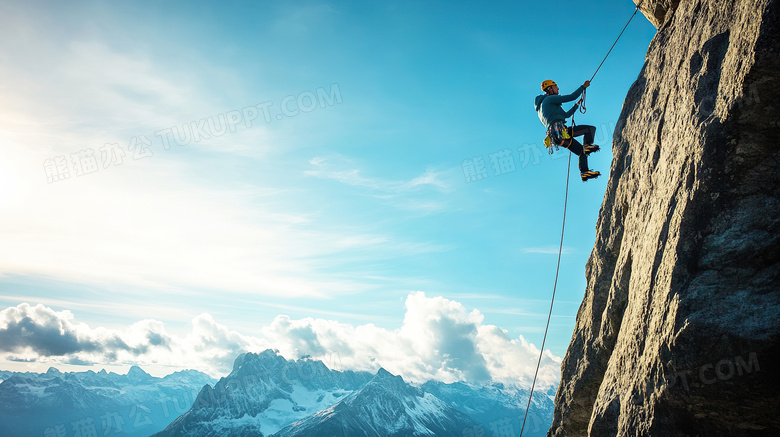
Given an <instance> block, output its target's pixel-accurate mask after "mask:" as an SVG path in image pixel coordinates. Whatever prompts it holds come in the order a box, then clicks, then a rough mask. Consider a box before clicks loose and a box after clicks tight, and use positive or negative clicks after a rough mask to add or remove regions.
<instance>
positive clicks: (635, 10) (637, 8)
mask: <svg viewBox="0 0 780 437" xmlns="http://www.w3.org/2000/svg"><path fill="white" fill-rule="evenodd" d="M644 2H645V0H642V1H641V2H639V4H638V5H636V9H634V13H633V14H632V15H631V18H629V19H628V23H626V25H625V26H623V30H621V31H620V35H618V37H617V38H616V39H615V42H614V43H612V47H610V48H609V51H608V52H607V55H606V56H604V59H603V60H602V61H601V64H599V68H597V69H596V72H595V73H593V76H591V78H590V81H591V82H592V81H593V78H595V77H596V75H597V74H598V72H599V70H601V66H602V65H604V62H605V61H606V60H607V58H608V57H609V54H610V53H612V49H614V48H615V45H616V44H617V43H618V41H620V37H622V36H623V33H624V32H625V31H626V29H628V25H629V24H631V20H633V19H634V17H636V13H637V12H639V7H640V6H642V3H644Z"/></svg>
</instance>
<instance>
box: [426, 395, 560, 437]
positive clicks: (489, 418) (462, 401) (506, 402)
mask: <svg viewBox="0 0 780 437" xmlns="http://www.w3.org/2000/svg"><path fill="white" fill-rule="evenodd" d="M421 389H422V390H423V391H425V392H426V393H431V394H432V395H435V396H436V397H437V398H439V399H441V400H442V401H444V402H446V403H447V404H449V405H450V406H452V407H453V408H456V409H457V410H459V411H460V412H462V413H464V414H466V415H468V416H469V417H470V418H471V419H473V420H474V421H476V422H478V423H479V426H477V428H475V429H474V434H473V435H477V436H478V435H481V434H480V430H479V427H480V426H481V427H482V428H483V429H484V431H485V433H484V435H486V436H488V435H508V434H511V435H518V434H519V433H520V428H521V426H522V421H523V416H524V415H525V407H526V405H527V404H528V396H529V395H530V390H529V389H523V388H519V387H511V386H509V387H507V386H505V385H503V384H491V385H475V384H467V383H465V382H456V383H453V384H445V383H443V382H439V381H428V382H426V383H425V384H423V385H422V386H421ZM554 395H555V390H554V388H551V389H550V390H548V391H547V392H543V391H539V390H534V397H533V399H532V401H531V408H530V411H529V412H528V416H527V417H526V424H525V428H524V430H523V435H524V436H528V437H536V436H539V437H541V436H545V435H546V434H547V430H548V429H549V427H550V423H552V415H553V410H554V409H555V404H554V402H553V397H554ZM510 430H512V432H511V433H510V432H509V431H510Z"/></svg>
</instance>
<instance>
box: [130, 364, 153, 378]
mask: <svg viewBox="0 0 780 437" xmlns="http://www.w3.org/2000/svg"><path fill="white" fill-rule="evenodd" d="M127 377H128V378H129V379H132V380H144V379H149V378H152V375H150V374H148V373H146V372H144V370H143V369H141V368H140V367H138V366H132V367H130V370H128V371H127Z"/></svg>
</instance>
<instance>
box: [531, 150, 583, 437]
mask: <svg viewBox="0 0 780 437" xmlns="http://www.w3.org/2000/svg"><path fill="white" fill-rule="evenodd" d="M570 173H571V153H569V163H568V164H567V165H566V192H565V193H566V194H565V195H564V197H563V224H562V225H561V244H560V246H558V266H557V267H555V283H554V284H553V292H552V299H550V312H549V313H548V314H547V325H546V326H545V327H544V337H543V338H542V347H541V349H540V352H539V361H537V362H536V371H535V372H534V380H533V382H532V383H531V394H530V395H529V396H528V405H527V406H526V407H525V415H524V416H523V426H522V427H521V428H520V437H523V430H524V429H525V420H526V418H528V410H530V409H531V399H532V398H533V396H534V387H535V386H536V377H537V375H538V374H539V366H540V365H541V364H542V355H544V343H545V342H546V341H547V331H548V330H549V328H550V318H552V310H553V304H554V303H555V290H556V289H557V288H558V272H559V271H560V270H561V253H562V252H563V231H564V229H566V206H567V205H568V203H569V174H570Z"/></svg>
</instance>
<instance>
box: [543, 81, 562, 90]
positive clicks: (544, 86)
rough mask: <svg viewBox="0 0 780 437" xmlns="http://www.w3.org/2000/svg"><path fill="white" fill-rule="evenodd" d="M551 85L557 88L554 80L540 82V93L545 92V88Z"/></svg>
mask: <svg viewBox="0 0 780 437" xmlns="http://www.w3.org/2000/svg"><path fill="white" fill-rule="evenodd" d="M553 85H555V86H558V84H557V83H555V81H554V80H550V79H547V80H545V81H544V82H542V91H544V90H546V89H547V87H551V86H553Z"/></svg>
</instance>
